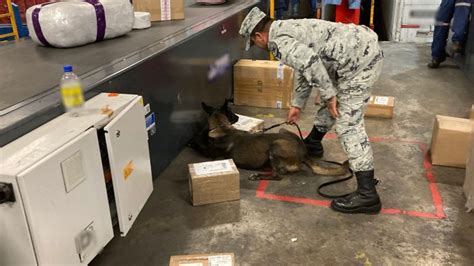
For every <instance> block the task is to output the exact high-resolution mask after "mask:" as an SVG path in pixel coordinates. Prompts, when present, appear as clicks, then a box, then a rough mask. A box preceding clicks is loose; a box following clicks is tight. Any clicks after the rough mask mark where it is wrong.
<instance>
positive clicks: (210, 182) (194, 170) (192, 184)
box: [188, 159, 240, 206]
mask: <svg viewBox="0 0 474 266" xmlns="http://www.w3.org/2000/svg"><path fill="white" fill-rule="evenodd" d="M188 167H189V192H190V195H191V200H192V204H193V206H197V205H204V204H210V203H217V202H224V201H231V200H238V199H240V174H239V170H237V167H236V166H235V164H234V161H233V160H232V159H230V160H221V161H212V162H204V163H196V164H189V165H188Z"/></svg>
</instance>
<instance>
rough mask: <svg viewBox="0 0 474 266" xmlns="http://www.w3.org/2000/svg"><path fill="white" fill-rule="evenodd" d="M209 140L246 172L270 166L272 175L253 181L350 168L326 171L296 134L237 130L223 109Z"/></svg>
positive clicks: (215, 117)
mask: <svg viewBox="0 0 474 266" xmlns="http://www.w3.org/2000/svg"><path fill="white" fill-rule="evenodd" d="M208 123H209V138H210V142H211V143H212V145H213V146H214V147H216V148H218V149H219V150H221V151H222V153H223V154H222V155H223V157H226V158H232V159H233V160H234V162H235V164H236V165H237V166H238V167H240V168H244V169H249V170H260V169H262V168H263V167H264V166H266V165H268V164H269V165H270V166H271V168H272V174H271V175H265V174H261V173H259V174H254V175H251V177H250V178H249V179H252V180H261V179H271V180H280V179H281V176H280V175H282V174H286V173H294V172H298V171H301V170H302V166H303V165H307V166H308V167H310V168H311V170H312V172H313V173H314V174H317V175H343V174H346V173H347V172H348V169H349V167H348V164H347V163H345V164H344V165H342V166H340V167H336V168H328V167H323V166H321V165H320V164H318V163H317V162H316V161H313V160H312V159H311V158H310V157H309V156H308V153H307V151H306V147H305V145H304V143H303V141H302V140H301V139H300V138H299V137H298V136H297V135H295V134H293V133H292V132H290V131H288V130H285V129H281V130H280V132H279V133H249V132H245V131H240V130H237V129H235V128H234V127H233V126H232V124H231V123H230V122H229V119H228V117H227V116H226V115H225V112H223V111H222V110H221V109H214V111H213V112H212V113H211V114H210V116H209V119H208Z"/></svg>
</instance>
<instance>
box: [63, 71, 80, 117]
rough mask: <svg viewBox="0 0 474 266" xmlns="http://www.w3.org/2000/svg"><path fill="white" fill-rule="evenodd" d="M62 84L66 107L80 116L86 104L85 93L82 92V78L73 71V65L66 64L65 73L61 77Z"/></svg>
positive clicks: (68, 110) (74, 114)
mask: <svg viewBox="0 0 474 266" xmlns="http://www.w3.org/2000/svg"><path fill="white" fill-rule="evenodd" d="M60 84H61V85H60V86H61V98H62V101H63V105H64V108H66V111H67V112H70V113H71V114H72V115H73V116H78V115H79V112H80V111H81V109H82V108H83V106H84V93H83V92H82V85H81V80H80V79H79V77H78V76H76V74H74V73H73V72H72V66H70V65H65V66H64V74H63V76H62V77H61V82H60Z"/></svg>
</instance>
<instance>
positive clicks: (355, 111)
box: [314, 58, 382, 172]
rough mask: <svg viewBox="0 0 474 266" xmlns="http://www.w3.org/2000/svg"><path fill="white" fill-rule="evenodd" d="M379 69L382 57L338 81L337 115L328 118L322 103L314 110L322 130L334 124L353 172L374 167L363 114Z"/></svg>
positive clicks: (318, 125)
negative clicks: (343, 80) (347, 78)
mask: <svg viewBox="0 0 474 266" xmlns="http://www.w3.org/2000/svg"><path fill="white" fill-rule="evenodd" d="M381 69H382V58H379V59H378V60H377V61H376V62H375V63H374V64H371V65H369V66H368V67H366V68H365V69H364V70H363V71H361V72H360V73H359V74H357V75H355V76H354V77H353V78H351V79H350V80H348V81H345V82H341V83H339V84H338V94H337V102H338V106H337V110H338V112H339V117H338V118H337V119H334V118H332V117H331V115H330V113H329V111H328V109H327V107H326V105H325V103H321V107H320V108H319V110H318V111H317V114H316V120H315V122H314V125H315V126H316V128H317V129H318V130H319V131H321V132H328V131H329V130H331V128H332V127H333V126H335V130H336V134H337V136H338V139H339V141H340V142H341V144H342V147H343V149H344V152H345V153H346V155H347V157H348V158H349V163H350V166H351V169H352V170H353V171H355V172H358V171H368V170H372V169H374V162H373V153H372V147H371V145H370V142H369V138H368V136H367V133H366V131H365V124H364V114H365V111H366V108H367V103H368V101H369V98H370V94H371V90H372V85H373V84H374V83H375V81H376V80H377V79H378V76H379V75H380V72H381Z"/></svg>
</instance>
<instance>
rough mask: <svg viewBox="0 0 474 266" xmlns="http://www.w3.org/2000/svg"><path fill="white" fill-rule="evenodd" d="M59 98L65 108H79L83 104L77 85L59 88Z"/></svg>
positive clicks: (82, 97)
mask: <svg viewBox="0 0 474 266" xmlns="http://www.w3.org/2000/svg"><path fill="white" fill-rule="evenodd" d="M61 97H62V99H63V104H64V106H65V107H66V108H75V107H81V106H82V105H83V104H84V96H83V94H82V88H81V86H80V85H79V84H78V85H72V86H67V87H62V88H61Z"/></svg>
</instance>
